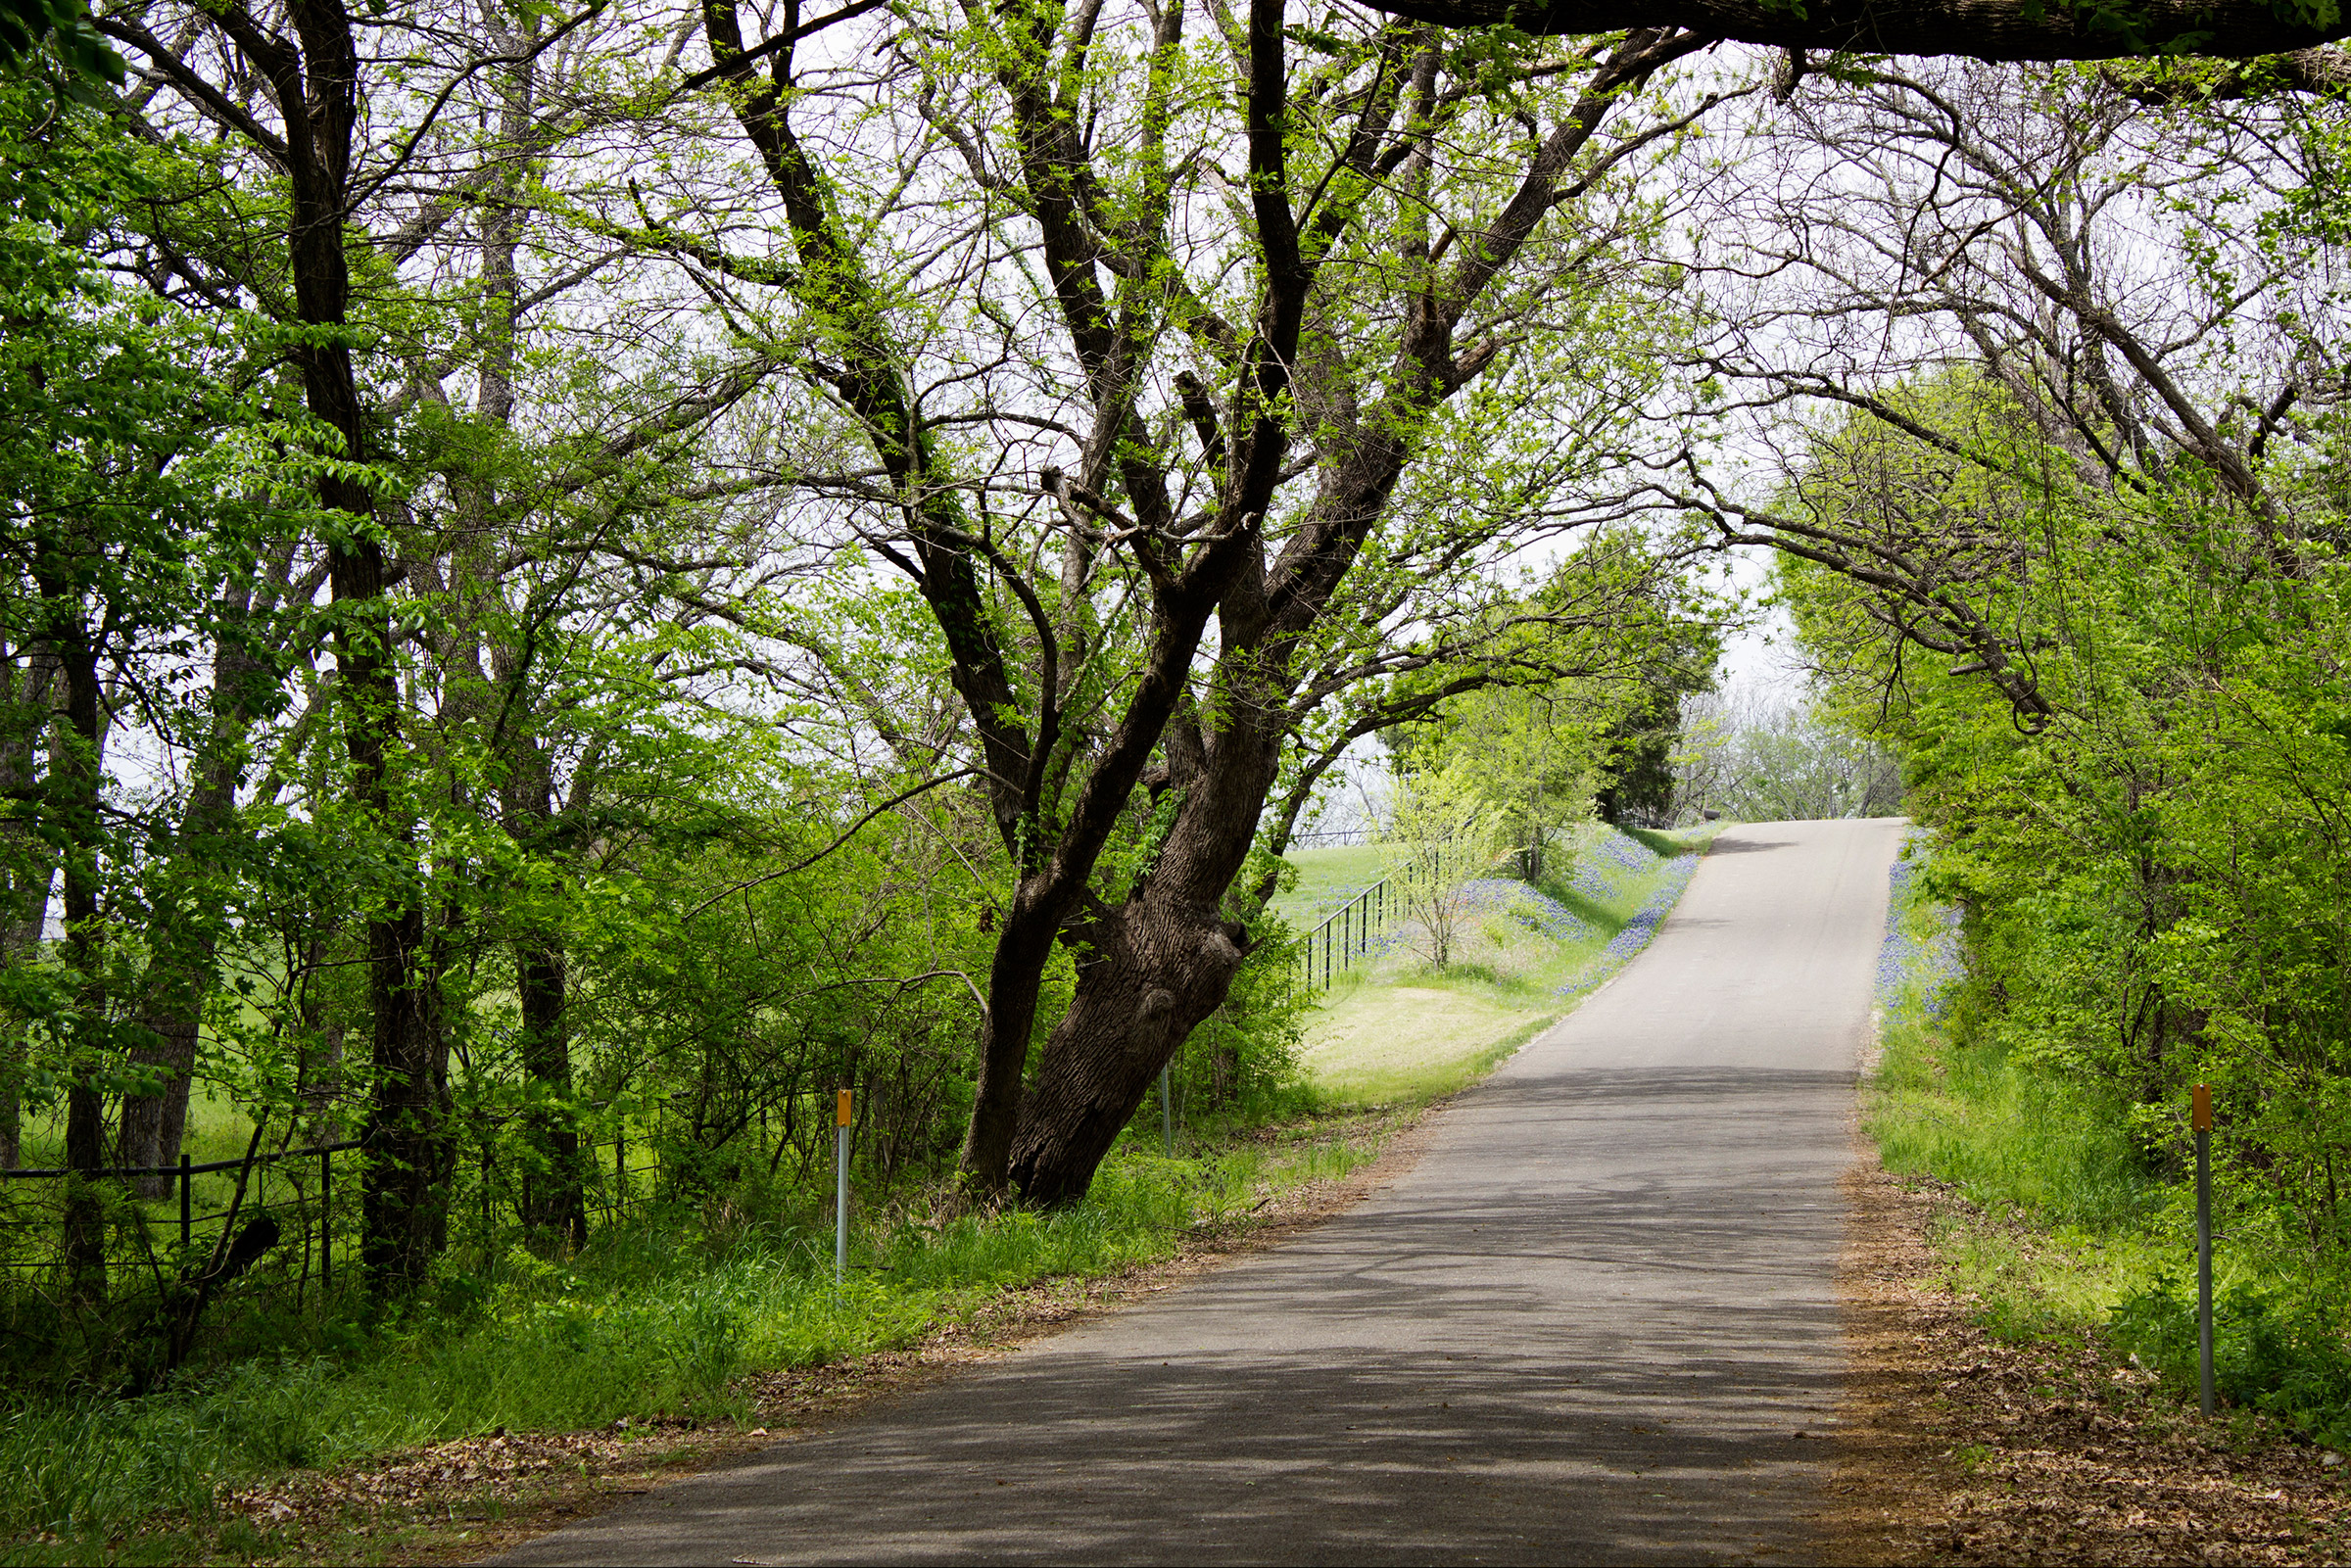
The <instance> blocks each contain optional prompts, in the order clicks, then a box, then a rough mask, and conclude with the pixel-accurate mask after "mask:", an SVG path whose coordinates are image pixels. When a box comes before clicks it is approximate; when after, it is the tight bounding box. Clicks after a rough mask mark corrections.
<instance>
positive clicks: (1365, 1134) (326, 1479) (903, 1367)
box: [219, 1106, 1438, 1565]
mask: <svg viewBox="0 0 2351 1568" xmlns="http://www.w3.org/2000/svg"><path fill="white" fill-rule="evenodd" d="M1437 1108H1438V1107H1437V1106H1429V1107H1424V1108H1421V1109H1419V1110H1416V1111H1411V1112H1393V1113H1382V1114H1372V1115H1369V1116H1366V1117H1352V1118H1349V1120H1348V1122H1347V1123H1346V1124H1345V1127H1344V1129H1343V1132H1342V1135H1343V1136H1345V1137H1347V1138H1348V1139H1350V1140H1352V1141H1363V1140H1367V1139H1370V1138H1378V1139H1379V1140H1380V1141H1381V1149H1380V1154H1379V1157H1378V1158H1377V1159H1376V1160H1374V1161H1372V1162H1371V1163H1369V1164H1366V1165H1363V1166H1361V1167H1359V1168H1358V1169H1356V1170H1354V1171H1353V1172H1351V1173H1350V1174H1348V1175H1346V1176H1344V1177H1341V1178H1338V1179H1335V1180H1323V1181H1309V1182H1304V1183H1301V1184H1299V1185H1298V1186H1295V1187H1290V1188H1286V1189H1284V1190H1282V1191H1279V1192H1277V1193H1274V1194H1272V1195H1271V1196H1270V1197H1269V1198H1268V1199H1267V1200H1266V1201H1265V1202H1264V1203H1263V1204H1262V1205H1261V1206H1260V1207H1259V1208H1258V1209H1256V1210H1255V1211H1253V1212H1250V1213H1248V1214H1246V1215H1243V1216H1241V1217H1239V1218H1236V1219H1233V1220H1228V1221H1224V1222H1223V1223H1216V1224H1203V1225H1199V1226H1195V1227H1194V1228H1193V1229H1192V1230H1191V1231H1190V1232H1189V1233H1187V1234H1186V1235H1185V1236H1183V1237H1182V1238H1181V1239H1180V1241H1179V1243H1178V1248H1177V1251H1176V1255H1175V1256H1173V1257H1171V1258H1168V1259H1163V1260H1161V1261H1159V1262H1157V1263H1152V1264H1149V1265H1147V1266H1142V1267H1137V1268H1131V1269H1128V1270H1126V1271H1125V1272H1123V1273H1119V1274H1114V1275H1105V1276H1101V1277H1097V1278H1092V1279H1068V1278H1064V1279H1052V1280H1043V1281H1039V1282H1037V1283H1036V1284H1033V1285H1028V1286H1023V1287H1020V1288H1018V1289H1015V1290H1008V1291H1006V1292H1004V1293H1003V1294H1002V1295H1001V1296H1000V1297H998V1298H997V1299H995V1300H994V1301H992V1302H989V1303H988V1304H986V1305H985V1306H984V1307H982V1308H981V1309H980V1310H979V1311H977V1312H975V1313H973V1314H972V1315H970V1316H968V1317H965V1318H962V1319H959V1320H957V1321H954V1322H950V1323H944V1324H941V1325H940V1326H938V1327H937V1328H936V1329H934V1330H933V1331H932V1332H931V1333H930V1334H928V1335H927V1336H926V1337H925V1338H924V1339H922V1340H921V1341H919V1342H918V1343H916V1344H914V1345H911V1346H908V1347H906V1348H904V1349H902V1350H897V1351H888V1352H884V1353H881V1354H874V1355H866V1356H859V1357H856V1358H854V1359H851V1360H845V1361H839V1362H834V1363H831V1364H829V1365H824V1366H813V1367H804V1368H799V1369H796V1370H792V1371H781V1372H763V1373H758V1374H755V1375H754V1376H752V1377H750V1378H749V1379H746V1380H745V1382H744V1384H743V1385H741V1389H742V1392H744V1394H745V1395H747V1396H748V1397H749V1399H750V1401H751V1403H752V1407H753V1409H754V1411H755V1412H756V1413H755V1415H754V1418H753V1421H752V1423H751V1424H750V1426H749V1428H748V1429H747V1430H745V1429H743V1428H739V1427H737V1426H736V1425H734V1424H732V1423H729V1424H726V1425H722V1426H704V1425H700V1424H698V1423H696V1422H694V1421H690V1420H660V1421H649V1422H647V1421H640V1422H624V1423H616V1424H615V1425H614V1426H613V1427H610V1428H607V1429H603V1430H600V1431H595V1432H558V1433H540V1434H507V1433H503V1432H502V1433H495V1434H492V1435H490V1436H487V1437H480V1438H466V1439H461V1440H458V1441H456V1442H451V1443H441V1444H435V1445H433V1446H432V1447H431V1448H428V1449H420V1450H417V1451H414V1452H410V1453H404V1454H398V1455H393V1456H391V1457H389V1458H387V1459H385V1460H383V1461H381V1462H378V1463H375V1464H372V1465H368V1466H364V1467H360V1468H355V1469H349V1470H337V1471H316V1470H307V1471H300V1472H296V1473H295V1474H292V1475H288V1476H284V1477H280V1478H278V1479H276V1480H273V1481H271V1482H268V1483H266V1484H264V1485H258V1486H252V1487H247V1488H243V1489H241V1490H239V1491H237V1492H235V1493H233V1494H230V1495H227V1496H225V1497H223V1498H222V1499H221V1505H222V1508H223V1511H224V1512H225V1513H226V1514H228V1515H229V1516H230V1518H231V1519H232V1520H233V1521H234V1523H233V1524H232V1525H231V1527H230V1529H231V1531H233V1532H235V1536H234V1537H233V1538H232V1537H231V1536H230V1534H229V1533H228V1532H224V1533H223V1536H222V1539H221V1541H220V1542H219V1549H220V1553H221V1555H223V1556H225V1557H232V1558H241V1559H247V1560H251V1561H255V1562H263V1563H276V1562H283V1563H297V1562H316V1561H321V1560H327V1561H343V1562H383V1563H395V1564H399V1563H414V1564H435V1565H438V1564H453V1563H462V1562H472V1561H476V1560H478V1559H480V1558H483V1557H487V1556H491V1555H494V1554H495V1553H497V1552H500V1551H503V1550H504V1549H505V1548H507V1547H509V1546H513V1545H517V1544H520V1543H522V1542H524V1541H528V1540H530V1539H532V1538H533V1537H535V1536H541V1535H545V1534H546V1533H548V1532H549V1531H551V1530H555V1529H559V1528H560V1527H562V1526H563V1525H566V1524H569V1523H571V1522H572V1521H574V1520H576V1519H584V1518H590V1517H593V1516H594V1515H596V1514H600V1513H601V1512H603V1511H604V1510H605V1509H607V1508H610V1507H613V1506H615V1505H617V1504H618V1503H620V1502H621V1501H623V1500H624V1499H626V1498H629V1497H637V1496H639V1495H641V1494H643V1493H646V1492H648V1491H650V1490H652V1489H653V1488H655V1487H658V1486H662V1485H665V1484H667V1483H669V1482H671V1481H675V1480H679V1479H681V1478H683V1477H685V1476H689V1475H693V1474H696V1473H697V1472H699V1471H703V1470H708V1469H711V1468H713V1467H714V1466H717V1465H720V1464H723V1463H726V1462H727V1461H728V1460H730V1459H734V1458H737V1457H740V1456H743V1455H746V1454H750V1453H755V1452H757V1451H758V1450H760V1449H765V1448H767V1447H769V1446H771V1445H772V1444H775V1443H777V1442H779V1441H786V1440H789V1439H791V1438H792V1437H796V1436H799V1435H801V1434H803V1433H807V1432H812V1431H816V1430H820V1429H822V1428H823V1427H825V1426H827V1425H829V1424H831V1423H832V1422H834V1421H838V1420H840V1419H841V1418H842V1417H844V1416H847V1415H850V1414H853V1413H855V1412H856V1411H858V1410H860V1409H862V1408H864V1407H865V1406H866V1405H868V1404H870V1403H872V1402H874V1401H876V1400H878V1399H883V1398H886V1397H888V1396H891V1395H895V1394H899V1393H903V1392H906V1391H908V1390H910V1389H914V1388H919V1387H923V1386H926V1385H928V1384H930V1383H933V1382H936V1381H937V1380H938V1379H940V1378H943V1377H948V1376H951V1375H953V1374H954V1372H955V1371H956V1370H957V1369H958V1368H960V1367H964V1366H968V1365H971V1364H973V1363H976V1362H981V1361H987V1360H993V1359H996V1358H997V1357H999V1356H1002V1355H1006V1354H1010V1353H1012V1352H1014V1351H1016V1350H1018V1349H1019V1348H1020V1347H1022V1346H1023V1345H1026V1344H1029V1343H1031V1342H1032V1341H1034V1340H1037V1339H1041V1338H1043V1337H1045V1336H1047V1335H1050V1334H1057V1333H1060V1332H1061V1331H1063V1330H1065V1329H1067V1328H1070V1327H1072V1326H1074V1325H1076V1324H1079V1323H1081V1322H1085V1321H1087V1320H1089V1319H1091V1318H1095V1317H1099V1316H1102V1315H1104V1314H1105V1313H1108V1312H1113V1311H1118V1310H1121V1309H1123V1308H1125V1307H1131V1306H1133V1305H1135V1304H1137V1303H1139V1302H1143V1301H1146V1300H1148V1299H1149V1298H1150V1297H1152V1296H1155V1295H1157V1294H1159V1293H1160V1292H1162V1291H1166V1290H1169V1289H1172V1288H1174V1287H1175V1286H1176V1285H1179V1284H1182V1283H1183V1282H1184V1281H1186V1280H1189V1279H1193V1278H1196V1277H1197V1276H1199V1275H1201V1274H1204V1273H1207V1272H1209V1271H1210V1270H1212V1269H1215V1268H1217V1267H1220V1266H1222V1265H1223V1264H1224V1263H1226V1262H1228V1261H1230V1260H1232V1259H1235V1258H1239V1257H1242V1256H1245V1255H1247V1254H1250V1253H1254V1252H1258V1251H1261V1250H1263V1249H1265V1248H1267V1247H1271V1246H1275V1245H1277V1244H1279V1243H1280V1242H1282V1241H1283V1240H1285V1239H1287V1238H1289V1237H1291V1236H1294V1235H1296V1234H1298V1233H1299V1232H1300V1231H1302V1230H1305V1229H1307V1228H1309V1227H1311V1226H1313V1225H1316V1224H1319V1223H1320V1222H1321V1221H1323V1220H1325V1219H1328V1218H1330V1217H1331V1216H1332V1215H1334V1214H1338V1213H1340V1212H1344V1211H1346V1210H1348V1209H1350V1208H1352V1207H1354V1206H1355V1205H1356V1204H1357V1203H1359V1202H1361V1201H1362V1200H1363V1199H1364V1198H1365V1197H1366V1196H1367V1195H1368V1194H1370V1193H1371V1192H1372V1191H1374V1190H1375V1189H1377V1188H1379V1187H1381V1186H1384V1185H1386V1184H1387V1183H1388V1182H1391V1181H1394V1180H1395V1179H1396V1178H1397V1177H1399V1176H1401V1175H1403V1174H1404V1173H1406V1172H1407V1171H1409V1170H1410V1169H1412V1167H1413V1166H1414V1165H1415V1164H1417V1163H1418V1161H1419V1159H1420V1156H1421V1154H1422V1153H1423V1152H1424V1151H1425V1150H1426V1149H1427V1147H1428V1143H1429V1138H1430V1134H1431V1130H1432V1127H1431V1122H1432V1117H1431V1116H1430V1113H1431V1112H1433V1111H1434V1110H1436V1109H1437Z"/></svg>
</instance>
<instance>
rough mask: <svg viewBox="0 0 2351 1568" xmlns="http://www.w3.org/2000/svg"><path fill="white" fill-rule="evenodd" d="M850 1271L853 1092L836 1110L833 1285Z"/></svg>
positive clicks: (845, 1095) (843, 1092)
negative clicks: (851, 1115)
mask: <svg viewBox="0 0 2351 1568" xmlns="http://www.w3.org/2000/svg"><path fill="white" fill-rule="evenodd" d="M848 1272H849V1091H848V1090H846V1089H843V1090H841V1091H840V1099H839V1100H838V1101H836V1102H835V1103H834V1107H833V1283H834V1284H836V1285H838V1284H840V1282H841V1280H842V1279H844V1278H846V1277H847V1275H848Z"/></svg>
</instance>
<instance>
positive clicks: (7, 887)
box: [0, 644, 57, 1170]
mask: <svg viewBox="0 0 2351 1568" xmlns="http://www.w3.org/2000/svg"><path fill="white" fill-rule="evenodd" d="M56 675H57V661H56V659H55V658H53V657H51V656H50V654H49V652H48V650H47V649H46V648H43V647H40V646H39V645H37V644H36V645H34V646H31V647H26V648H22V649H17V650H14V652H13V656H12V655H11V654H10V652H9V651H8V650H0V714H5V715H6V716H7V717H6V722H5V725H4V726H0V790H8V791H11V792H12V793H13V794H14V795H16V796H18V797H22V796H24V794H25V793H26V792H28V791H29V790H31V788H32V787H33V783H34V780H35V778H36V769H35V767H34V757H35V756H36V754H37V752H38V748H39V746H40V743H41V737H42V736H44V735H45V734H47V732H48V729H49V725H50V722H51V720H50V712H49V707H50V688H51V687H52V685H53V684H54V682H55V678H56ZM0 845H4V846H5V847H4V848H0V966H6V967H8V968H11V969H16V968H20V967H23V966H26V965H30V964H31V963H32V962H33V961H34V959H35V958H36V957H38V955H39V953H40V947H41V927H42V926H43V924H44V923H45V922H46V921H47V920H48V918H49V890H50V885H51V884H52V883H53V882H55V881H56V880H57V858H56V856H55V855H54V854H53V853H51V851H50V850H49V847H48V846H47V845H46V844H44V843H43V842H42V841H41V840H40V838H39V837H38V836H37V835H36V834H34V833H32V832H28V831H26V829H25V827H24V825H23V824H19V823H10V824H7V825H5V826H0ZM0 1022H4V1023H5V1025H6V1026H5V1028H4V1029H0V1170H14V1169H16V1168H17V1167H18V1166H19V1165H21V1164H24V1134H23V1124H24V1110H23V1105H24V1042H25V1037H24V1029H23V1028H22V1027H21V1026H18V1025H19V1024H20V1023H21V1022H22V1021H19V1020H7V1021H0Z"/></svg>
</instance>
